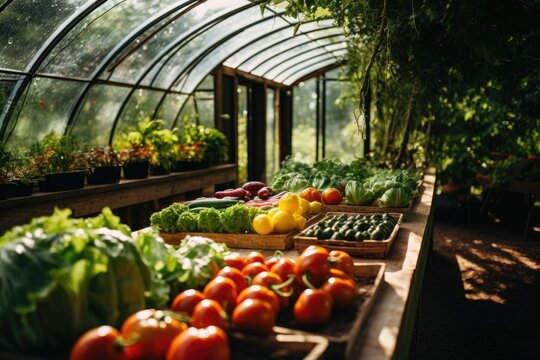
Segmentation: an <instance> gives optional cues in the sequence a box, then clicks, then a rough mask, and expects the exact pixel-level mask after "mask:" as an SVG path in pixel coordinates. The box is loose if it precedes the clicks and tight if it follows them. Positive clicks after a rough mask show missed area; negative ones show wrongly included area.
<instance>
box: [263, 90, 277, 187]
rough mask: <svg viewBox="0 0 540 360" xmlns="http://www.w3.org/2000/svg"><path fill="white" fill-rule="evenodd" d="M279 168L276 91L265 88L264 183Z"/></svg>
mask: <svg viewBox="0 0 540 360" xmlns="http://www.w3.org/2000/svg"><path fill="white" fill-rule="evenodd" d="M278 169H279V127H278V123H277V122H276V91H275V90H274V89H270V88H267V89H266V170H265V175H266V183H269V182H270V181H271V180H272V177H273V176H274V174H275V173H276V172H277V170H278Z"/></svg>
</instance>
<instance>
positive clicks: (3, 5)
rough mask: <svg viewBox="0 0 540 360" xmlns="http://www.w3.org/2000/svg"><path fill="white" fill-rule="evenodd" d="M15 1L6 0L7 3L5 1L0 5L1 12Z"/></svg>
mask: <svg viewBox="0 0 540 360" xmlns="http://www.w3.org/2000/svg"><path fill="white" fill-rule="evenodd" d="M12 2H13V0H6V2H5V3H3V4H2V5H0V12H2V11H4V9H5V8H6V7H7V6H8V5H9V4H11V3H12Z"/></svg>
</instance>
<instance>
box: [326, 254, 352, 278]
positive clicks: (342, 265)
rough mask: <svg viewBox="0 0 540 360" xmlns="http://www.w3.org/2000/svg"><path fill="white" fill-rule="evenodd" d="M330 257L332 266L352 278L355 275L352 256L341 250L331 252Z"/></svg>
mask: <svg viewBox="0 0 540 360" xmlns="http://www.w3.org/2000/svg"><path fill="white" fill-rule="evenodd" d="M329 255H330V259H329V260H330V265H331V266H332V267H333V268H336V269H339V270H342V271H344V272H346V273H347V274H349V275H351V276H352V275H354V261H353V259H352V257H351V255H349V254H347V253H346V252H345V251H341V250H333V251H330V253H329Z"/></svg>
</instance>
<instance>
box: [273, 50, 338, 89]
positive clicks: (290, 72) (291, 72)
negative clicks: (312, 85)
mask: <svg viewBox="0 0 540 360" xmlns="http://www.w3.org/2000/svg"><path fill="white" fill-rule="evenodd" d="M346 53H347V50H340V51H336V52H334V53H332V55H333V56H332V55H329V54H327V55H321V56H317V57H314V58H312V59H311V60H308V61H303V62H301V63H298V64H296V65H294V66H292V67H290V68H289V69H287V70H285V71H283V72H281V74H280V75H277V76H276V77H274V78H273V80H275V81H278V82H283V81H284V80H285V79H287V78H289V77H292V76H295V73H296V72H298V71H304V70H305V69H307V68H311V66H312V65H314V66H317V65H318V66H319V68H323V65H321V64H322V63H326V62H327V61H329V60H332V61H333V62H337V61H338V60H337V58H339V57H340V56H342V55H345V54H346ZM307 74H309V73H307ZM296 78H297V79H298V77H296Z"/></svg>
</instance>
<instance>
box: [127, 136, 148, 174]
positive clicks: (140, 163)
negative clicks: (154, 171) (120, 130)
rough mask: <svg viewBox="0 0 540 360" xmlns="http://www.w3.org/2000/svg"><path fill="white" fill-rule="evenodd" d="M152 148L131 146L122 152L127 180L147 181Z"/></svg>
mask: <svg viewBox="0 0 540 360" xmlns="http://www.w3.org/2000/svg"><path fill="white" fill-rule="evenodd" d="M150 151H151V150H150V148H149V147H148V146H144V145H142V144H138V143H133V144H129V143H128V146H127V147H126V148H124V149H123V150H122V151H121V152H120V160H121V161H122V163H123V164H124V165H123V171H124V178H125V179H145V178H147V177H148V168H149V165H150Z"/></svg>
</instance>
